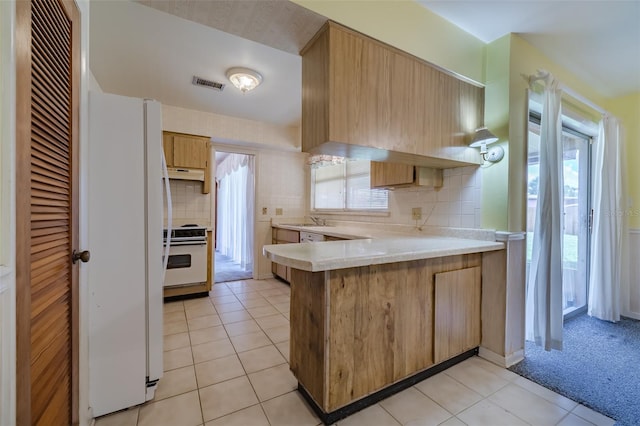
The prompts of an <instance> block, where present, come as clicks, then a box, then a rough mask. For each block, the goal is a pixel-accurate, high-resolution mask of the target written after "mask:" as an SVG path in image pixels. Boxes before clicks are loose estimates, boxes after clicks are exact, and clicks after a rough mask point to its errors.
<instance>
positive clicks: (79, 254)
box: [71, 250, 91, 264]
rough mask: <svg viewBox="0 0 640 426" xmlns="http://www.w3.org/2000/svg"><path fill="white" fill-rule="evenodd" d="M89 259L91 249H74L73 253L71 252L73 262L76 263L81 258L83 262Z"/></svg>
mask: <svg viewBox="0 0 640 426" xmlns="http://www.w3.org/2000/svg"><path fill="white" fill-rule="evenodd" d="M89 259H91V253H90V252H89V250H84V251H80V252H79V251H76V250H74V251H73V253H71V262H72V263H74V264H75V263H76V262H77V261H78V260H81V261H82V263H87V262H88V261H89Z"/></svg>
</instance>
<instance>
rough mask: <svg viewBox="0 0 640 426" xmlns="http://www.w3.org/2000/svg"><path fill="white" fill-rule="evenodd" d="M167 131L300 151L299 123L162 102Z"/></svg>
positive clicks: (248, 144) (227, 141) (222, 140)
mask: <svg viewBox="0 0 640 426" xmlns="http://www.w3.org/2000/svg"><path fill="white" fill-rule="evenodd" d="M162 125H163V127H164V130H169V131H172V132H180V133H191V134H195V135H202V136H209V137H211V138H214V139H215V140H216V141H217V142H223V143H232V144H240V145H243V146H253V147H268V148H272V149H281V150H290V151H300V135H299V132H300V131H299V128H298V127H297V126H277V125H274V124H269V123H264V122H260V121H253V120H247V119H244V118H237V117H229V116H226V115H220V114H214V113H210V112H203V111H195V110H192V109H186V108H180V107H175V106H171V105H162Z"/></svg>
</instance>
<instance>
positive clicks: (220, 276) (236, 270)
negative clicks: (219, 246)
mask: <svg viewBox="0 0 640 426" xmlns="http://www.w3.org/2000/svg"><path fill="white" fill-rule="evenodd" d="M252 277H253V272H252V271H251V269H249V270H245V269H243V268H242V267H241V266H240V264H238V263H235V262H234V261H233V259H231V258H230V257H227V256H224V255H222V254H220V253H218V252H216V264H215V268H214V280H213V281H214V282H215V283H225V282H227V281H238V280H248V279H250V278H252Z"/></svg>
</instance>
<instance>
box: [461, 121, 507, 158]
mask: <svg viewBox="0 0 640 426" xmlns="http://www.w3.org/2000/svg"><path fill="white" fill-rule="evenodd" d="M497 141H498V137H497V136H496V135H494V134H493V133H491V132H490V131H489V129H487V128H486V127H480V128H479V129H476V132H475V134H474V136H473V140H472V141H471V143H470V144H469V146H470V147H472V148H478V147H479V148H480V155H482V159H483V160H484V161H490V162H492V163H495V162H497V161H500V160H502V157H504V150H503V149H502V147H501V146H497V147H494V148H491V151H488V150H487V145H489V144H492V143H494V142H497ZM494 150H495V151H494ZM487 154H489V155H488V156H487Z"/></svg>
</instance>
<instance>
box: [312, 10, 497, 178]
mask: <svg viewBox="0 0 640 426" xmlns="http://www.w3.org/2000/svg"><path fill="white" fill-rule="evenodd" d="M301 54H302V149H303V151H306V152H311V153H318V154H333V155H342V156H346V157H355V158H369V159H371V160H376V161H391V162H397V163H404V164H411V165H419V166H427V167H438V168H446V167H456V166H464V165H469V164H480V163H481V158H480V155H479V153H478V150H477V149H473V148H469V146H468V140H469V139H470V138H471V136H472V134H473V131H474V130H475V129H476V128H478V127H481V126H482V125H483V123H484V117H483V114H484V88H483V87H482V86H479V85H477V84H474V83H472V82H470V81H466V80H465V81H463V80H461V79H459V78H457V77H455V76H453V75H451V74H450V73H447V72H445V71H443V70H441V69H440V68H437V67H435V66H433V65H431V64H429V63H427V62H425V61H423V60H421V59H418V58H416V57H414V56H412V55H409V54H408V53H406V52H403V51H401V50H399V49H396V48H394V47H391V46H389V45H386V44H384V43H381V42H379V41H377V40H374V39H372V38H370V37H367V36H365V35H363V34H360V33H358V32H356V31H353V30H350V29H348V28H345V27H343V26H340V25H338V24H336V23H334V22H331V21H329V22H328V23H327V24H326V25H325V26H324V27H323V28H322V29H321V30H320V31H319V32H318V34H317V35H316V36H315V37H314V39H312V40H311V41H310V42H309V44H308V45H307V46H306V47H305V48H304V49H303V50H302V52H301Z"/></svg>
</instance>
